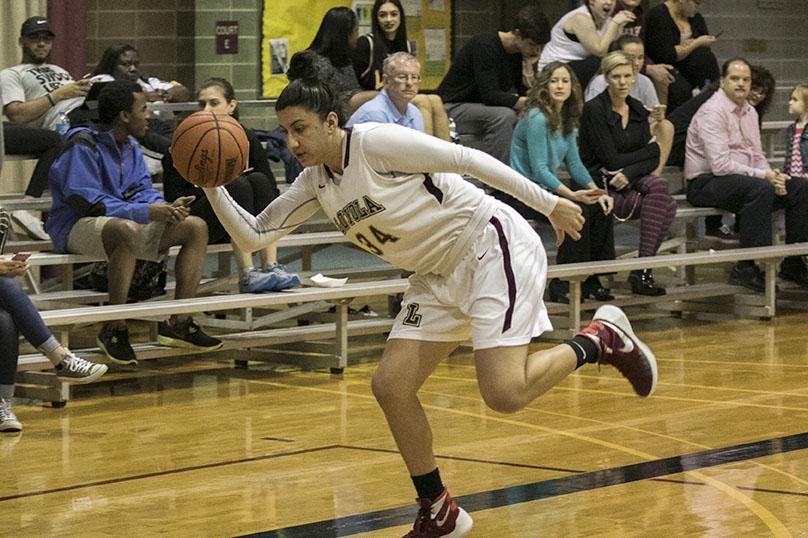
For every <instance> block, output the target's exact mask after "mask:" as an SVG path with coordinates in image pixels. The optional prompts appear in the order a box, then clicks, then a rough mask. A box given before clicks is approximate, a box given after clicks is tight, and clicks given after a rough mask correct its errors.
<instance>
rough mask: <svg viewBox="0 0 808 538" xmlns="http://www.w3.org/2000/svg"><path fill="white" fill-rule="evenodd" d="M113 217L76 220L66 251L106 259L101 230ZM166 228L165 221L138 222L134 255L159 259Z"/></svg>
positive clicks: (162, 255)
mask: <svg viewBox="0 0 808 538" xmlns="http://www.w3.org/2000/svg"><path fill="white" fill-rule="evenodd" d="M113 218H114V217H84V218H81V219H79V220H78V221H76V224H74V225H73V227H72V228H71V229H70V234H69V235H68V236H67V251H68V252H72V253H74V254H86V255H87V256H95V257H97V258H103V259H105V260H106V259H107V253H106V251H105V250H104V241H103V239H102V238H101V231H102V230H103V229H104V226H105V225H106V224H107V222H109V221H110V220H112V219H113ZM165 229H166V223H165V222H150V223H149V224H138V225H137V230H138V239H137V241H136V248H135V256H136V257H137V259H139V260H149V261H153V262H156V261H160V260H161V259H163V257H164V256H165V252H159V250H160V240H161V239H162V238H163V233H164V232H165Z"/></svg>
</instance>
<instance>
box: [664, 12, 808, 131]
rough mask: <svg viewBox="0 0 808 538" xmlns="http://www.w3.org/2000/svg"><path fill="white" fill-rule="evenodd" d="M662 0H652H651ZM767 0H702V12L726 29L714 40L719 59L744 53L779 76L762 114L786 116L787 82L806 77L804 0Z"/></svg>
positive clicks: (714, 28) (715, 27) (714, 29)
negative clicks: (771, 6) (777, 3)
mask: <svg viewBox="0 0 808 538" xmlns="http://www.w3.org/2000/svg"><path fill="white" fill-rule="evenodd" d="M659 3H661V0H652V1H651V4H652V5H657V4H659ZM773 3H774V2H769V1H765V0H704V2H702V4H701V14H702V15H704V18H705V20H706V21H707V28H709V30H710V32H711V33H713V34H715V33H718V32H720V31H723V32H724V33H723V34H722V35H721V37H719V38H718V42H717V43H716V44H715V45H714V46H713V51H714V52H715V55H716V56H717V57H718V61H719V62H723V61H725V60H727V59H729V58H731V57H733V56H743V57H745V58H747V59H748V60H749V61H750V62H752V63H753V64H759V65H762V66H764V67H766V68H767V69H768V70H769V71H771V72H772V74H773V75H774V78H775V80H776V81H777V86H778V91H777V94H776V96H775V100H774V102H772V105H771V107H769V112H768V114H767V115H766V117H765V119H766V120H785V119H788V97H789V94H790V88H791V87H792V86H793V85H794V84H795V83H796V82H799V81H802V80H808V61H806V58H808V38H807V37H806V29H808V2H806V0H781V2H780V4H781V5H782V7H781V8H777V9H766V8H762V7H760V6H763V5H768V4H773Z"/></svg>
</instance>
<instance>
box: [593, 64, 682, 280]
mask: <svg viewBox="0 0 808 538" xmlns="http://www.w3.org/2000/svg"><path fill="white" fill-rule="evenodd" d="M600 70H601V72H602V73H603V75H604V76H605V77H606V82H607V84H608V87H607V88H606V90H604V91H603V93H601V94H600V95H598V96H597V97H595V98H594V99H592V100H590V101H588V102H587V103H586V104H585V105H584V111H583V114H582V116H581V129H580V133H581V144H580V146H581V147H580V151H581V160H583V163H584V165H586V167H587V168H588V169H589V172H590V174H592V177H595V178H598V177H600V178H602V180H601V181H602V183H601V185H602V186H603V187H604V188H605V189H607V190H608V191H609V194H611V195H612V196H613V197H614V210H613V214H614V215H615V217H616V218H617V219H618V220H621V221H625V220H628V219H632V218H635V219H636V218H639V219H640V248H639V255H640V257H643V256H655V255H656V253H657V250H659V246H660V245H661V244H662V241H663V240H664V239H665V238H666V237H667V236H668V232H669V230H670V226H671V224H672V223H673V217H674V216H675V214H676V202H675V201H674V200H673V198H672V197H671V195H670V194H669V193H668V183H667V181H666V180H665V178H662V177H659V174H660V173H661V172H662V168H663V167H664V165H665V161H666V160H667V157H668V152H669V151H670V148H671V140H672V137H673V126H672V125H671V124H670V122H669V121H667V120H661V121H657V122H653V123H652V124H649V121H648V116H649V112H648V111H647V110H646V109H645V107H643V105H642V103H641V102H640V101H638V100H637V99H634V98H633V97H631V96H630V95H629V92H630V91H631V87H632V85H633V84H634V70H633V67H632V58H630V57H629V56H627V55H626V54H625V53H623V52H621V51H615V52H611V53H609V54H608V55H606V57H605V58H603V61H602V62H601V69H600ZM629 282H630V283H631V290H632V291H633V292H634V293H638V294H641V295H662V294H664V293H665V289H664V288H661V287H659V286H657V285H656V282H654V278H653V274H652V272H651V270H650V269H645V270H642V271H632V272H631V275H630V276H629Z"/></svg>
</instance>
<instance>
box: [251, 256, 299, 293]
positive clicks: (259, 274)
mask: <svg viewBox="0 0 808 538" xmlns="http://www.w3.org/2000/svg"><path fill="white" fill-rule="evenodd" d="M299 285H300V279H299V278H298V276H297V275H295V274H292V273H288V272H286V268H285V267H284V266H282V265H280V264H277V263H273V264H272V265H271V266H270V267H269V268H268V269H267V270H266V271H256V270H255V269H253V270H252V271H247V272H246V273H244V274H243V275H241V279H240V280H239V282H238V291H239V292H240V293H266V292H268V291H282V290H286V289H289V288H294V287H295V286H299Z"/></svg>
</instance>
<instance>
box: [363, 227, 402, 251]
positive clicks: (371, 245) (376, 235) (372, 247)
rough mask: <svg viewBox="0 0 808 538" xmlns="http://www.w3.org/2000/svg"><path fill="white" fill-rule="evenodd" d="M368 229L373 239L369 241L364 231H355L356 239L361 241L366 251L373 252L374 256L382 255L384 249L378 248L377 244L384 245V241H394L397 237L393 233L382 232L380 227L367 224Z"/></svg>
mask: <svg viewBox="0 0 808 538" xmlns="http://www.w3.org/2000/svg"><path fill="white" fill-rule="evenodd" d="M368 230H369V231H370V235H372V236H373V239H375V241H371V240H370V238H368V236H366V235H365V234H364V233H357V234H356V240H357V241H359V243H361V245H362V246H363V247H364V248H365V250H367V251H368V252H370V253H372V254H375V255H376V256H383V255H384V251H383V250H382V249H381V248H379V246H378V245H384V244H385V243H395V242H396V241H398V237H396V236H395V235H390V234H389V233H386V232H383V231H381V230H380V229H378V228H376V227H375V226H369V227H368Z"/></svg>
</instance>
